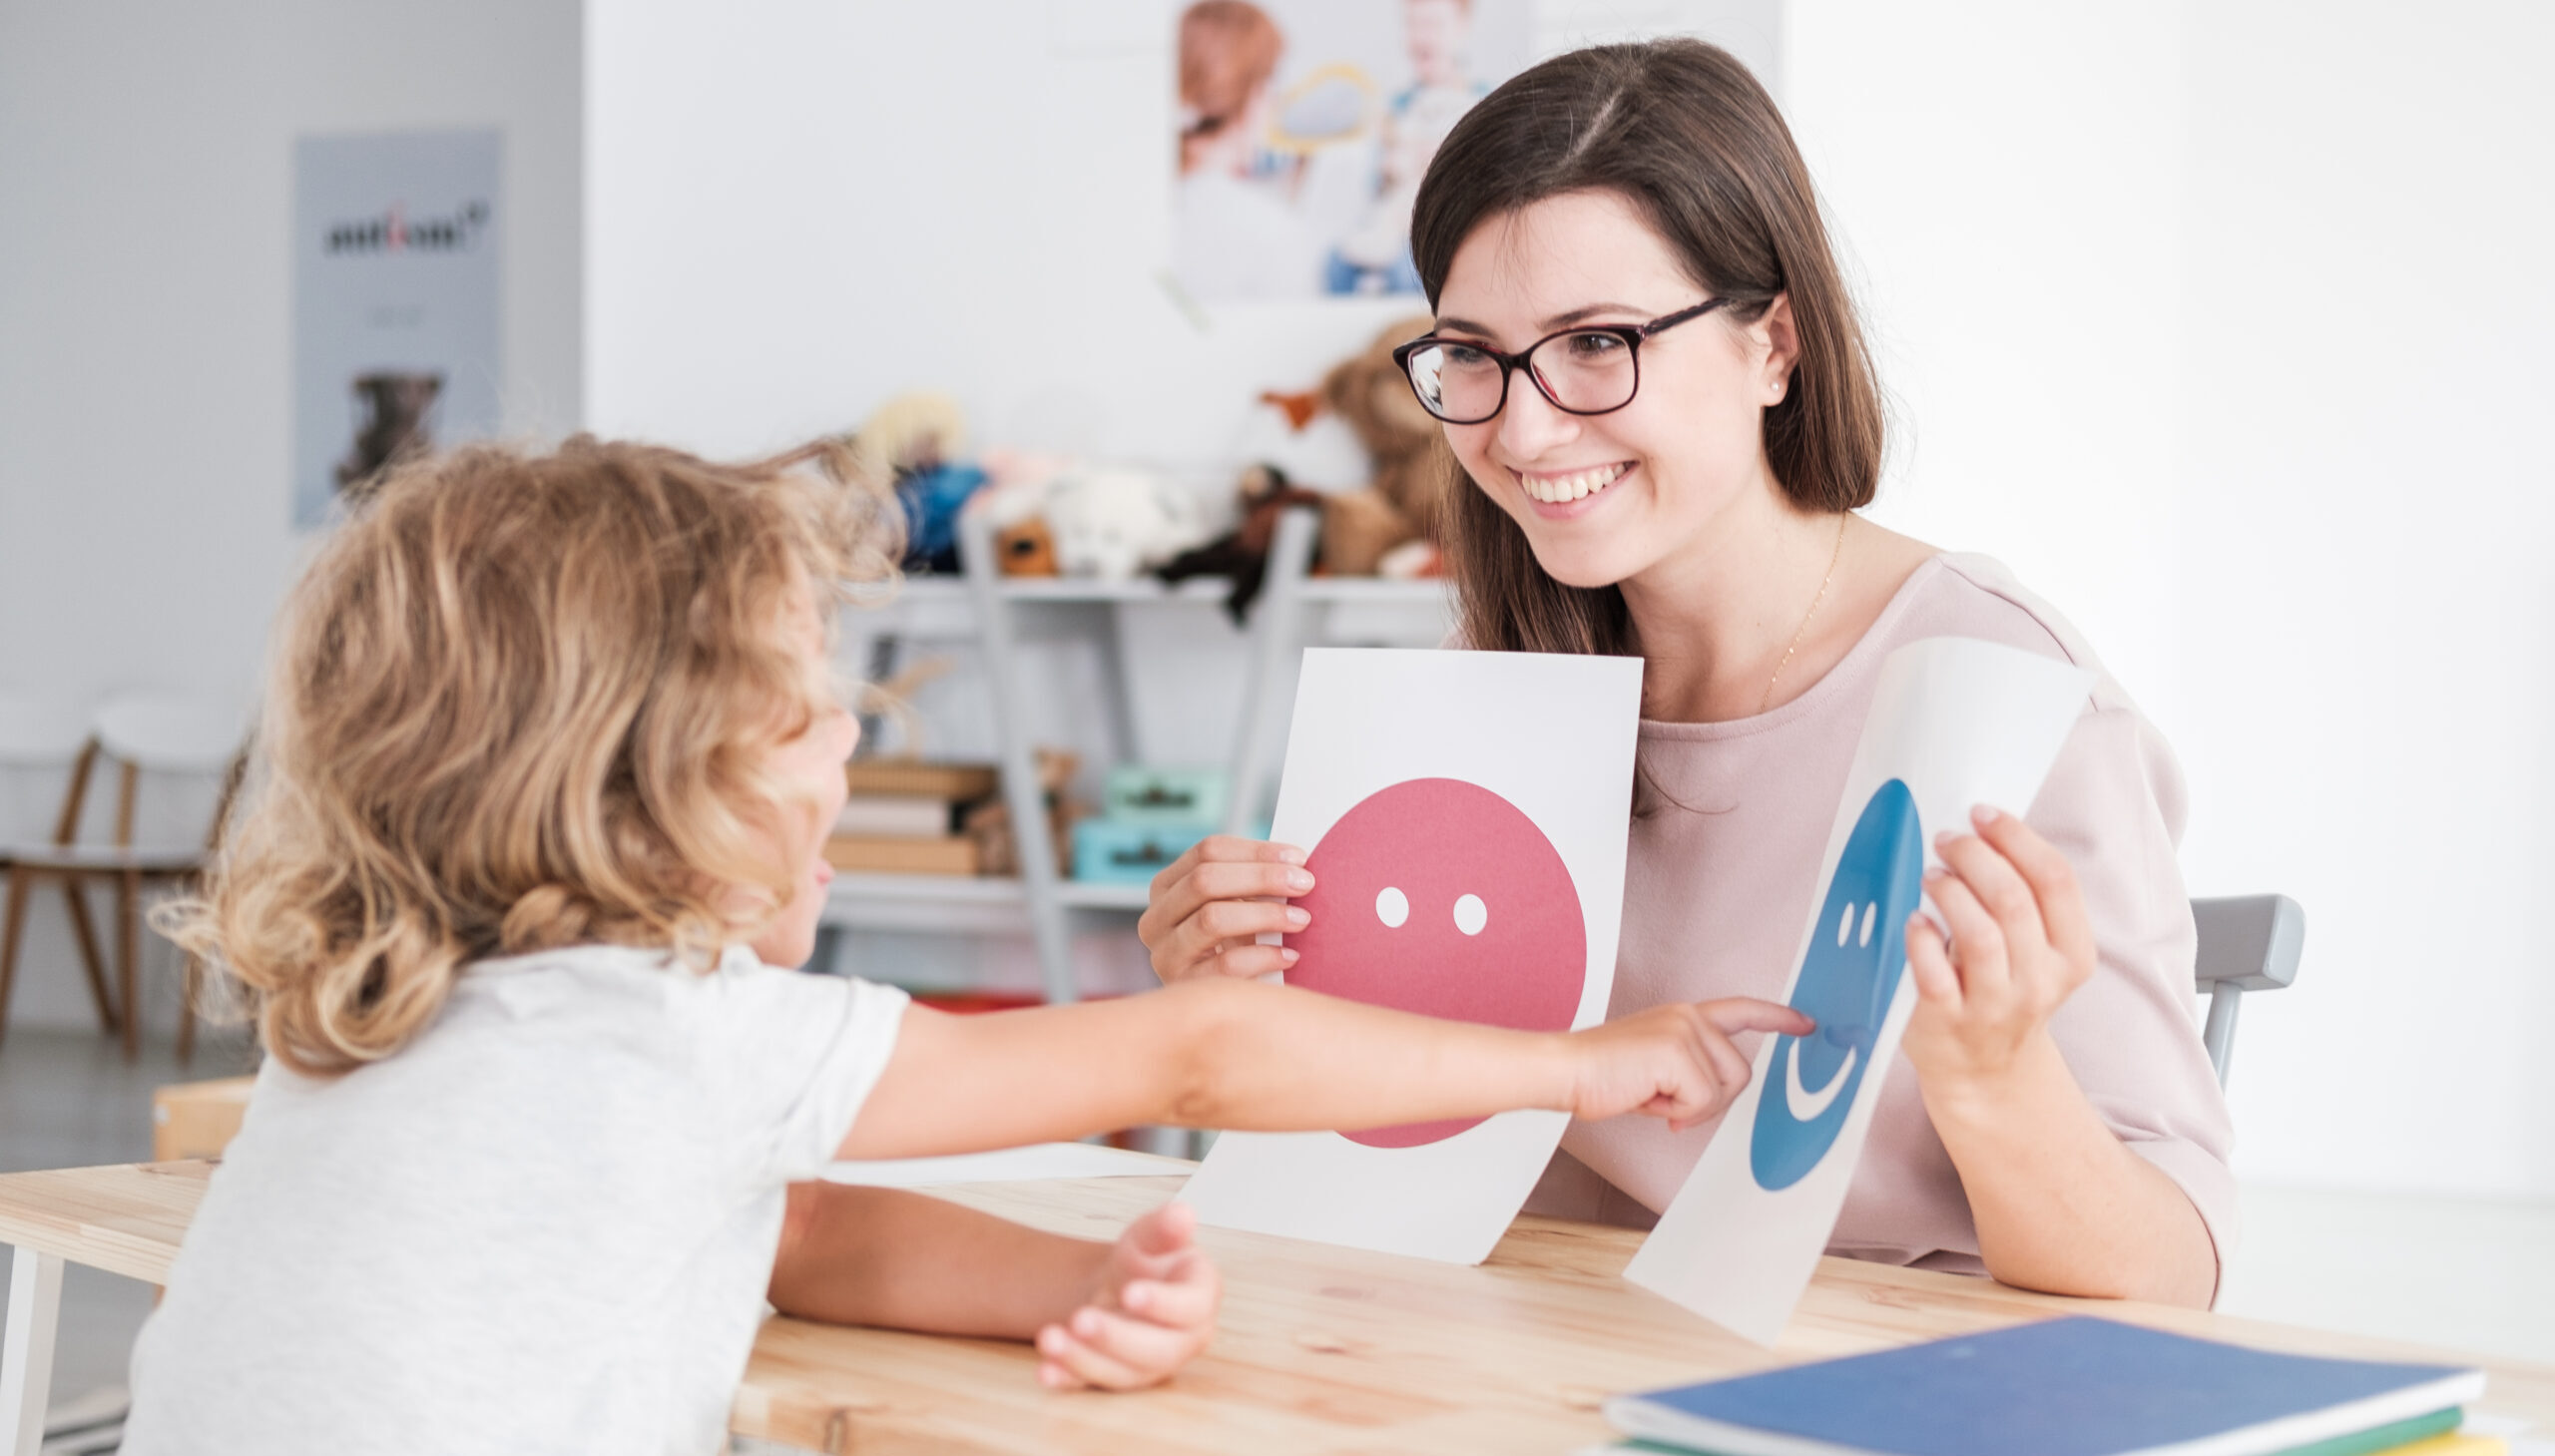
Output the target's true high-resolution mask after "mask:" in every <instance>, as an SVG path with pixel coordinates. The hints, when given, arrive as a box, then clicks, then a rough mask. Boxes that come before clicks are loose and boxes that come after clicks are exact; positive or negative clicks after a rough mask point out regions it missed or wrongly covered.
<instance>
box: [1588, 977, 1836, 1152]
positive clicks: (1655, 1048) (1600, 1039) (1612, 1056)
mask: <svg viewBox="0 0 2555 1456" xmlns="http://www.w3.org/2000/svg"><path fill="white" fill-rule="evenodd" d="M1816 1029H1817V1023H1816V1022H1813V1021H1811V1020H1810V1019H1809V1018H1808V1017H1806V1016H1803V1015H1801V1014H1800V1013H1799V1012H1797V1011H1794V1010H1793V1009H1792V1008H1790V1007H1789V1006H1779V1005H1777V1004H1775V1003H1774V1002H1772V1001H1760V1000H1758V999H1756V998H1755V997H1753V996H1732V997H1727V998H1725V999H1723V1000H1719V1001H1697V1002H1691V1003H1689V1002H1683V1001H1677V1002H1671V1003H1669V1004H1668V1005H1666V1006H1654V1007H1652V1008H1651V1009H1650V1010H1648V1011H1643V1012H1636V1013H1635V1014H1633V1015H1631V1016H1626V1017H1621V1018H1618V1019H1617V1020H1614V1021H1610V1022H1607V1023H1605V1024H1604V1025H1602V1026H1592V1027H1590V1028H1588V1029H1587V1030H1585V1031H1576V1032H1571V1033H1569V1034H1568V1035H1567V1036H1566V1038H1565V1039H1564V1045H1565V1046H1566V1047H1567V1049H1568V1051H1569V1054H1570V1055H1571V1057H1572V1059H1573V1069H1572V1082H1571V1104H1570V1109H1569V1111H1570V1115H1571V1116H1572V1117H1575V1118H1582V1119H1588V1120H1594V1119H1598V1118H1611V1117H1616V1116H1620V1115H1621V1114H1624V1113H1643V1114H1646V1115H1648V1116H1651V1117H1655V1118H1666V1119H1668V1130H1669V1131H1670V1132H1672V1133H1682V1132H1684V1131H1686V1130H1687V1129H1688V1128H1691V1127H1694V1126H1695V1125H1696V1124H1698V1123H1702V1122H1706V1121H1708V1120H1710V1119H1713V1118H1717V1117H1719V1116H1721V1114H1722V1111H1723V1110H1724V1109H1725V1108H1728V1107H1729V1106H1730V1104H1731V1100H1732V1099H1734V1098H1736V1097H1738V1096H1739V1094H1740V1092H1741V1091H1742V1090H1743V1089H1745V1088H1746V1087H1747V1086H1748V1075H1749V1067H1748V1059H1747V1058H1746V1057H1743V1056H1741V1055H1740V1053H1739V1048H1737V1047H1736V1046H1733V1045H1732V1044H1731V1040H1730V1038H1731V1034H1732V1033H1734V1032H1743V1031H1773V1032H1782V1033H1784V1034H1785V1035H1786V1036H1795V1037H1797V1036H1807V1035H1808V1034H1809V1033H1810V1032H1812V1031H1814V1030H1816Z"/></svg>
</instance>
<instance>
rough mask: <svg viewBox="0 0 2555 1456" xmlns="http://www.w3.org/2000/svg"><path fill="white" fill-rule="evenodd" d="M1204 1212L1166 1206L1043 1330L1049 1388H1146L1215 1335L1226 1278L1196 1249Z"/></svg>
mask: <svg viewBox="0 0 2555 1456" xmlns="http://www.w3.org/2000/svg"><path fill="white" fill-rule="evenodd" d="M1197 1232H1198V1211H1197V1210H1195V1209H1193V1208H1191V1207H1189V1206H1188V1205H1187V1204H1165V1205H1163V1206H1162V1207H1161V1208H1159V1209H1156V1210H1154V1211H1153V1212H1152V1213H1147V1214H1146V1215H1145V1216H1143V1217H1141V1218H1139V1219H1137V1220H1136V1221H1135V1222H1133V1223H1130V1224H1128V1225H1127V1231H1126V1232H1124V1233H1122V1234H1120V1235H1118V1241H1117V1243H1115V1244H1113V1245H1111V1247H1110V1249H1109V1254H1108V1256H1107V1257H1106V1258H1104V1259H1102V1260H1101V1264H1100V1272H1099V1274H1098V1276H1097V1277H1095V1278H1094V1279H1093V1281H1092V1291H1091V1294H1090V1297H1089V1298H1087V1299H1086V1300H1084V1302H1083V1305H1082V1307H1081V1308H1079V1309H1077V1310H1075V1311H1074V1312H1073V1313H1072V1314H1070V1315H1067V1316H1066V1317H1065V1320H1064V1322H1063V1323H1061V1324H1051V1325H1048V1326H1047V1327H1046V1328H1044V1329H1042V1330H1040V1331H1038V1353H1039V1355H1040V1357H1041V1358H1040V1359H1039V1362H1038V1380H1039V1383H1040V1384H1042V1385H1045V1386H1046V1387H1047V1388H1048V1389H1050V1390H1080V1389H1082V1388H1084V1387H1085V1386H1097V1387H1099V1388H1100V1389H1103V1390H1141V1389H1143V1388H1144V1387H1146V1386H1148V1385H1155V1384H1159V1383H1161V1382H1162V1381H1164V1380H1167V1379H1169V1378H1170V1377H1171V1374H1172V1372H1173V1371H1175V1370H1178V1369H1179V1368H1180V1367H1181V1366H1183V1365H1186V1364H1188V1363H1189V1362H1190V1361H1191V1360H1192V1359H1194V1358H1196V1357H1197V1354H1198V1352H1199V1351H1200V1350H1203V1349H1205V1348H1206V1347H1207V1341H1208V1340H1210V1339H1212V1338H1214V1336H1215V1333H1216V1306H1217V1304H1218V1303H1219V1302H1221V1301H1222V1300H1223V1298H1224V1278H1223V1276H1222V1275H1220V1274H1219V1273H1217V1272H1216V1265H1215V1264H1214V1263H1213V1262H1212V1261H1211V1260H1209V1259H1208V1257H1207V1255H1206V1254H1205V1253H1203V1252H1201V1251H1200V1250H1199V1248H1198V1245H1197Z"/></svg>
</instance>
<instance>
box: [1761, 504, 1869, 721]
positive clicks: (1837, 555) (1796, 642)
mask: <svg viewBox="0 0 2555 1456" xmlns="http://www.w3.org/2000/svg"><path fill="white" fill-rule="evenodd" d="M1851 519H1853V517H1852V516H1851V515H1850V514H1849V513H1846V512H1842V511H1840V512H1838V513H1837V515H1836V545H1835V546H1834V547H1833V548H1832V549H1830V550H1829V551H1828V553H1827V575H1825V576H1823V577H1820V578H1819V579H1818V595H1817V596H1815V597H1812V598H1810V599H1809V610H1808V611H1806V612H1803V613H1802V614H1800V626H1798V627H1795V628H1793V629H1792V641H1791V646H1789V647H1788V648H1785V649H1784V656H1783V660H1782V661H1781V662H1778V663H1776V664H1775V671H1774V674H1773V676H1771V677H1769V678H1767V680H1766V697H1765V701H1763V702H1761V703H1759V704H1758V705H1757V711H1758V713H1760V714H1763V713H1765V712H1766V711H1767V710H1768V709H1770V708H1773V707H1774V706H1775V685H1776V684H1777V683H1780V682H1782V681H1783V677H1784V669H1786V668H1788V667H1789V666H1791V661H1792V654H1793V653H1796V652H1798V651H1800V639H1801V634H1802V633H1805V632H1807V631H1809V619H1811V618H1812V617H1815V616H1817V615H1818V604H1819V603H1821V602H1824V601H1826V600H1827V584H1828V583H1830V582H1832V581H1834V580H1836V563H1837V562H1838V561H1839V560H1842V559H1843V557H1844V555H1845V523H1846V522H1847V521H1849V520H1851Z"/></svg>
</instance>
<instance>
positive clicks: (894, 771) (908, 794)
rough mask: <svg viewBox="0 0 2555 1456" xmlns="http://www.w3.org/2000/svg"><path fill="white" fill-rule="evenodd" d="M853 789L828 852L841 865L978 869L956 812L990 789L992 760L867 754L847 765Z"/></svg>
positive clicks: (876, 869) (994, 780) (904, 870)
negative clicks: (952, 760) (922, 759)
mask: <svg viewBox="0 0 2555 1456" xmlns="http://www.w3.org/2000/svg"><path fill="white" fill-rule="evenodd" d="M844 771H845V773H846V774H848V775H849V779H850V787H851V792H850V796H849V797H848V798H846V799H844V800H843V806H842V813H841V815H840V816H839V817H837V818H836V819H835V820H834V832H833V837H832V838H831V839H829V840H827V841H826V843H825V859H826V861H827V862H828V863H830V864H832V865H833V867H834V868H835V869H838V870H863V871H868V872H870V873H876V874H975V873H977V872H978V871H979V870H980V869H981V868H982V867H983V865H982V854H981V851H980V850H979V848H978V846H977V841H976V840H975V839H973V838H971V837H969V836H967V835H965V834H962V833H960V832H959V820H960V819H961V818H962V817H963V816H964V815H965V814H966V812H967V810H968V809H969V808H971V807H973V806H974V805H976V804H978V803H981V802H983V801H984V800H986V799H989V798H991V797H993V795H994V789H995V787H996V785H997V784H998V783H999V781H1000V780H999V778H998V777H997V775H996V773H995V770H994V767H993V765H991V764H989V763H924V762H918V761H911V760H899V759H880V758H865V759H859V760H856V761H854V762H853V763H851V764H850V765H848V766H847V767H846V768H845V770H844Z"/></svg>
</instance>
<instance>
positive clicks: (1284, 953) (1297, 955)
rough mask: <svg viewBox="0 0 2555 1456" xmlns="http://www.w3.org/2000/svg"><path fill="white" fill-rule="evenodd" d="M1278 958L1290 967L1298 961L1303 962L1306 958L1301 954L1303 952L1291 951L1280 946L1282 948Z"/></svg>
mask: <svg viewBox="0 0 2555 1456" xmlns="http://www.w3.org/2000/svg"><path fill="white" fill-rule="evenodd" d="M1303 958H1304V957H1303V955H1302V953H1301V952H1299V951H1293V950H1289V949H1287V948H1285V947H1284V946H1280V947H1278V959H1279V960H1282V961H1284V962H1285V963H1286V964H1288V965H1290V966H1291V965H1293V964H1294V963H1295V962H1297V961H1299V960H1302V959H1303Z"/></svg>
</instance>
